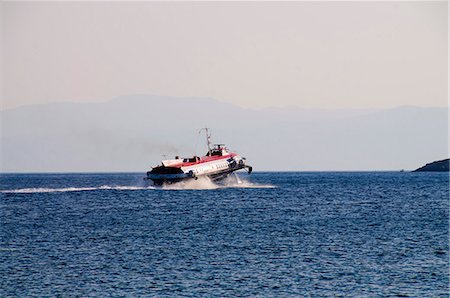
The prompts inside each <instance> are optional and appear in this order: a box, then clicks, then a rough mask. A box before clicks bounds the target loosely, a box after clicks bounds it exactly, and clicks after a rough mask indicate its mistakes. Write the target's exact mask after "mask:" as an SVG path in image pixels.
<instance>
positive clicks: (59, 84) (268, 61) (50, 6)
mask: <svg viewBox="0 0 450 298" xmlns="http://www.w3.org/2000/svg"><path fill="white" fill-rule="evenodd" d="M0 5H2V10H1V13H2V15H1V19H2V28H1V29H2V31H1V32H2V40H1V49H0V50H1V52H0V54H1V55H2V61H3V63H2V65H0V66H1V70H2V78H3V81H2V87H3V89H2V93H1V94H2V106H3V108H9V107H16V106H20V105H24V104H30V103H45V102H55V101H78V102H81V101H105V100H109V99H111V98H113V97H117V96H120V95H126V94H156V95H169V96H193V97H194V96H195V97H197V96H204V97H214V98H216V99H218V100H221V101H225V102H231V103H235V104H238V105H240V106H243V107H256V108H259V107H267V106H288V105H296V106H299V107H316V108H372V107H375V108H382V107H395V106H400V105H418V106H447V105H448V102H447V67H448V63H447V61H448V60H447V59H448V58H447V50H448V43H447V39H448V37H447V34H448V32H447V30H448V29H447V18H448V9H447V5H448V4H447V2H444V1H442V2H295V3H293V2H285V3H280V2H246V3H240V2H230V3H224V2H222V3H218V2H166V3H162V2H134V3H126V2H95V3H94V2H93V3H87V2H3V3H1V4H0Z"/></svg>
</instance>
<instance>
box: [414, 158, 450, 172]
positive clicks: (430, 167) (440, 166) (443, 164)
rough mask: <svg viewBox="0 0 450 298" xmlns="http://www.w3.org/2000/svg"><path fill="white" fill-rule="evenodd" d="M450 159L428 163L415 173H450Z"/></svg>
mask: <svg viewBox="0 0 450 298" xmlns="http://www.w3.org/2000/svg"><path fill="white" fill-rule="evenodd" d="M449 163H450V159H448V158H447V159H443V160H438V161H434V162H431V163H427V164H426V165H424V166H423V167H420V168H418V169H416V170H414V171H413V172H448V171H449Z"/></svg>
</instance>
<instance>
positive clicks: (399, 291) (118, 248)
mask: <svg viewBox="0 0 450 298" xmlns="http://www.w3.org/2000/svg"><path fill="white" fill-rule="evenodd" d="M248 179H250V181H251V182H253V183H255V184H261V185H267V184H270V185H274V186H276V187H275V188H264V187H261V188H259V187H258V185H256V187H255V185H253V188H219V189H212V190H161V189H151V188H150V189H145V188H142V187H140V186H141V175H140V174H53V175H50V174H34V175H25V174H24V175H12V174H4V175H1V187H0V189H2V190H3V191H2V193H1V194H0V195H1V200H0V206H1V207H0V210H1V219H0V220H1V222H0V224H1V226H0V229H1V230H0V237H1V239H0V276H1V278H0V296H2V297H4V296H17V297H24V296H57V295H59V296H67V295H77V296H88V295H94V296H109V295H113V296H123V295H128V296H166V297H175V296H191V297H199V296H200V297H201V296H233V297H234V296H277V297H278V296H280V297H283V296H311V297H324V296H360V297H361V296H371V297H374V296H402V297H409V296H414V297H439V296H440V297H448V290H449V288H448V284H449V276H448V261H449V254H448V251H449V245H448V241H449V229H448V220H449V176H448V174H445V173H254V174H252V175H251V176H250V177H249V178H248ZM117 186H119V187H117ZM5 190H12V192H5Z"/></svg>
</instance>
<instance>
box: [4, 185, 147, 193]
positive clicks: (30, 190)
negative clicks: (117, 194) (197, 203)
mask: <svg viewBox="0 0 450 298" xmlns="http://www.w3.org/2000/svg"><path fill="white" fill-rule="evenodd" d="M143 189H155V188H154V187H153V186H148V187H142V186H109V185H103V186H100V187H65V188H41V187H38V188H20V189H5V190H1V191H0V192H2V193H47V192H73V191H94V190H143Z"/></svg>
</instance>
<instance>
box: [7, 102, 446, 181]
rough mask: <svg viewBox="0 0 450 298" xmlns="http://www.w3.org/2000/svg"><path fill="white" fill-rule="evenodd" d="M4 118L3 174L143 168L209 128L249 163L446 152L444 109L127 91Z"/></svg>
mask: <svg viewBox="0 0 450 298" xmlns="http://www.w3.org/2000/svg"><path fill="white" fill-rule="evenodd" d="M0 117H1V123H2V134H1V146H2V147H1V149H2V152H1V157H2V160H1V162H2V164H1V169H2V171H3V172H17V171H19V172H47V171H57V172H72V171H78V172H84V171H142V172H144V171H146V170H147V169H148V168H149V167H150V166H151V165H155V164H157V163H159V161H160V160H161V159H162V158H163V155H165V154H167V157H171V156H172V155H193V154H197V155H198V154H203V153H205V148H206V147H205V142H204V137H203V136H199V134H198V130H199V129H200V128H201V127H205V126H208V127H210V128H211V130H212V134H213V141H215V142H219V143H225V144H227V145H228V146H229V147H230V149H234V150H237V151H238V152H239V153H241V154H242V155H243V156H246V157H247V159H248V161H249V163H250V164H251V165H253V166H254V170H255V171H262V170H286V171H291V170H292V171H296V170H299V171H314V170H324V171H325V170H400V169H414V168H416V166H417V164H421V163H424V162H426V161H429V160H437V159H439V158H440V157H446V156H447V154H448V148H447V146H448V128H447V118H448V109H447V108H419V107H399V108H395V109H378V110H376V109H366V110H344V109H343V110H325V109H301V108H296V107H287V108H267V109H259V110H256V109H245V108H241V107H238V106H235V105H232V104H228V103H223V102H220V101H217V100H214V99H211V98H174V97H161V96H149V95H132V96H122V97H119V98H116V99H113V100H111V101H108V102H103V103H54V104H42V105H29V106H23V107H20V108H15V109H9V110H4V111H1V113H0Z"/></svg>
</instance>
